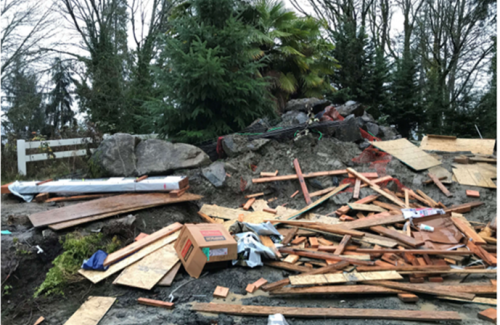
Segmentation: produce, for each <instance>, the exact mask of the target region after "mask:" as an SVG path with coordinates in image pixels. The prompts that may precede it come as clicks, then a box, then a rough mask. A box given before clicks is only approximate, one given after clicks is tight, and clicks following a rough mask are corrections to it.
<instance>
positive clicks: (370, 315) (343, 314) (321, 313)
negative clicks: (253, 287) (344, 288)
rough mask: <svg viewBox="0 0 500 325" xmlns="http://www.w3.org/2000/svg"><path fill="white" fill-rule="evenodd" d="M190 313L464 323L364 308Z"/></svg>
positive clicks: (454, 316)
mask: <svg viewBox="0 0 500 325" xmlns="http://www.w3.org/2000/svg"><path fill="white" fill-rule="evenodd" d="M191 310H194V311H198V312H207V313H215V314H229V315H236V316H262V317H268V316H269V315H273V314H282V315H283V316H285V317H288V318H331V319H339V318H352V319H355V318H356V319H390V320H403V321H404V320H406V321H415V320H421V321H443V320H454V321H459V320H461V317H460V315H459V314H458V313H457V312H455V311H432V312H425V311H416V310H390V309H361V308H299V307H270V306H248V305H246V306H242V305H229V304H214V303H200V302H196V303H193V304H192V307H191Z"/></svg>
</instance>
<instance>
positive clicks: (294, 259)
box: [283, 254, 299, 264]
mask: <svg viewBox="0 0 500 325" xmlns="http://www.w3.org/2000/svg"><path fill="white" fill-rule="evenodd" d="M298 260H299V255H294V254H289V255H288V256H287V257H286V258H285V259H284V260H283V262H284V263H289V264H295V263H297V261H298Z"/></svg>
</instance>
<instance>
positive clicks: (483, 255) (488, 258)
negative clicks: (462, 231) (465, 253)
mask: <svg viewBox="0 0 500 325" xmlns="http://www.w3.org/2000/svg"><path fill="white" fill-rule="evenodd" d="M467 248H468V249H470V250H471V251H473V252H474V254H475V255H476V256H478V257H479V258H480V259H482V260H483V262H485V263H486V264H488V265H493V266H496V265H497V259H496V257H495V256H493V255H492V254H490V253H488V252H487V251H485V250H484V249H483V248H482V247H481V246H477V245H475V244H474V243H472V242H471V241H468V242H467Z"/></svg>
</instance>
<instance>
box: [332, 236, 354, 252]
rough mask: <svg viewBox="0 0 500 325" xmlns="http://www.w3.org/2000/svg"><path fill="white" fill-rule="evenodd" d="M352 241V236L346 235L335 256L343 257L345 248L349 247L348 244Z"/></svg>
mask: <svg viewBox="0 0 500 325" xmlns="http://www.w3.org/2000/svg"><path fill="white" fill-rule="evenodd" d="M350 240H351V236H350V235H345V236H344V238H342V241H341V242H340V244H339V246H338V247H337V249H336V250H335V252H334V253H333V255H342V253H343V252H344V249H345V247H346V246H347V244H348V243H349V241H350Z"/></svg>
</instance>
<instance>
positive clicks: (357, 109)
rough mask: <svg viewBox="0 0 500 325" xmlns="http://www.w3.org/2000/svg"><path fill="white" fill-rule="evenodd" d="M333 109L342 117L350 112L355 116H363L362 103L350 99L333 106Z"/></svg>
mask: <svg viewBox="0 0 500 325" xmlns="http://www.w3.org/2000/svg"><path fill="white" fill-rule="evenodd" d="M335 109H336V110H337V112H339V114H340V115H342V116H343V117H346V116H349V115H351V114H354V116H356V117H358V116H363V113H364V112H365V109H364V108H363V105H361V104H360V103H356V102H355V101H352V100H350V101H348V102H347V103H345V104H344V105H341V106H337V107H335Z"/></svg>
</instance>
